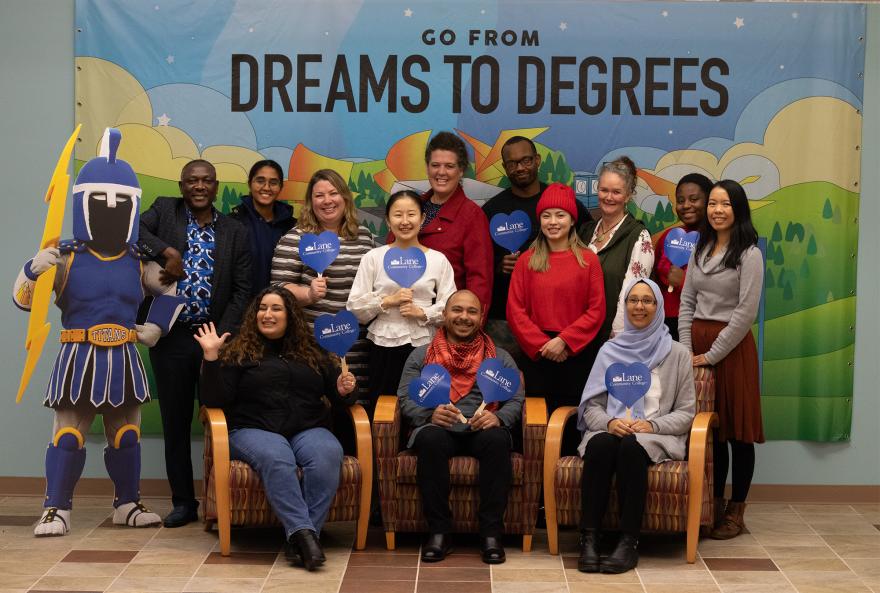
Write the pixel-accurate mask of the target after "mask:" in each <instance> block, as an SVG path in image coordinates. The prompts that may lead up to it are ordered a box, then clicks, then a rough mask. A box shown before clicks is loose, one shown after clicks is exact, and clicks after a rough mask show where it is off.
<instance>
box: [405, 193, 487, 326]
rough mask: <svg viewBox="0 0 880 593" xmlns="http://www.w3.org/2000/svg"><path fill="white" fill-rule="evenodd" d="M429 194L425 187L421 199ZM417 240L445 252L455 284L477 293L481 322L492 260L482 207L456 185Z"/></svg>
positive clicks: (484, 314) (429, 196)
mask: <svg viewBox="0 0 880 593" xmlns="http://www.w3.org/2000/svg"><path fill="white" fill-rule="evenodd" d="M432 194H433V191H428V192H427V193H426V194H425V195H424V196H422V199H425V200H429V199H431V195H432ZM393 241H394V233H388V243H392V242H393ZM419 243H421V244H422V245H424V246H425V247H430V248H431V249H434V250H436V251H439V252H440V253H442V254H443V255H445V256H446V259H448V260H449V263H450V264H452V270H453V271H454V272H455V287H456V288H457V289H458V290H462V289H464V288H467V289H468V290H470V291H471V292H473V293H474V294H475V295H477V298H479V299H480V303H481V304H482V305H483V321H484V322H485V320H486V315H487V314H488V312H489V305H490V304H491V303H492V279H493V276H492V274H493V270H492V265H493V262H492V237H491V235H490V234H489V220H488V219H487V218H486V215H485V214H484V213H483V209H482V208H480V207H479V206H477V203H476V202H474V201H473V200H471V199H470V198H468V197H467V196H466V195H465V193H464V190H463V189H462V188H461V186H458V189H456V190H455V193H453V194H452V195H451V196H450V197H449V199H448V200H446V202H444V203H443V206H441V207H440V212H438V213H437V216H436V217H435V218H434V220H432V221H431V222H429V223H428V224H427V225H425V227H424V228H423V229H422V230H421V231H420V232H419Z"/></svg>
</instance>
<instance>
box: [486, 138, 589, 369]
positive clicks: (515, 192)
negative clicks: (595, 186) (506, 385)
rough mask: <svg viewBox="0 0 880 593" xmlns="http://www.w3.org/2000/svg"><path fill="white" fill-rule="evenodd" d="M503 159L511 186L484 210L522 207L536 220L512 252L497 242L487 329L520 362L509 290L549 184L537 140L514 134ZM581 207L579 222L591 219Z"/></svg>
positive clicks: (536, 226)
mask: <svg viewBox="0 0 880 593" xmlns="http://www.w3.org/2000/svg"><path fill="white" fill-rule="evenodd" d="M501 162H502V164H503V165H504V170H505V172H506V173H507V178H508V179H509V180H510V187H509V188H507V189H505V190H504V191H502V192H501V193H499V194H498V195H496V196H495V197H493V198H492V199H491V200H489V201H488V202H486V203H485V204H484V205H483V212H485V213H486V218H488V219H489V220H492V217H493V216H495V215H496V214H498V213H503V214H510V213H511V212H513V211H515V210H522V211H523V212H525V213H526V214H527V215H528V217H529V221H531V223H532V233H531V235H530V236H529V238H528V240H527V241H526V242H525V243H524V244H523V246H522V247H521V248H520V249H519V251H517V252H515V253H509V252H508V251H507V250H506V249H504V248H503V247H501V246H500V245H498V244H497V243H493V250H494V251H493V255H494V281H493V289H492V304H491V306H490V307H489V321H488V322H487V324H486V331H487V333H488V334H489V335H490V336H492V339H493V340H495V342H496V343H497V344H498V345H499V346H502V347H504V349H505V350H507V351H508V352H510V353H511V355H512V356H513V357H514V359H515V360H517V362H518V363H521V362H522V357H523V356H524V355H523V354H522V351H521V350H520V348H519V346H518V345H517V343H516V340H514V338H513V335H512V334H511V333H510V329H509V328H508V326H507V313H506V309H507V293H508V291H509V290H510V274H511V272H513V266H514V265H516V260H517V259H519V256H520V254H521V253H522V252H523V251H525V250H526V249H528V248H529V246H530V245H531V244H532V242H533V241H534V240H535V239H536V238H537V236H538V233H540V232H541V224H540V222H539V221H538V217H537V215H536V214H535V209H536V208H537V206H538V200H539V199H540V198H541V194H542V193H543V191H544V189H545V188H546V187H547V186H546V185H545V184H543V183H541V182H539V181H538V169H539V168H540V167H541V155H539V154H538V151H537V149H536V148H535V143H534V142H532V141H531V140H529V139H528V138H526V137H525V136H513V137H511V138H509V139H508V140H507V142H505V143H504V145H503V146H502V147H501ZM577 209H578V226H580V225H582V224H583V223H585V222H586V221H588V220H591V216H590V214H589V212H587V209H586V207H585V206H584V205H583V204H582V203H580V202H577Z"/></svg>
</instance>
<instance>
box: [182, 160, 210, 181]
mask: <svg viewBox="0 0 880 593" xmlns="http://www.w3.org/2000/svg"><path fill="white" fill-rule="evenodd" d="M193 165H208V166H209V167H211V169H213V170H214V174H215V175H216V174H217V168H216V167H215V166H214V163H212V162H211V161H206V160H205V159H193V160H191V161H190V162H188V163H187V164H185V165H184V166H183V168H182V169H181V170H180V180H181V181H183V172H184V171H186V170H187V169H189V168H190V167H192V166H193Z"/></svg>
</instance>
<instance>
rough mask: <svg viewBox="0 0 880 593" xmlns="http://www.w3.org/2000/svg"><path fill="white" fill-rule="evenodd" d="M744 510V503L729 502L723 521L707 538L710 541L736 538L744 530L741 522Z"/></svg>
mask: <svg viewBox="0 0 880 593" xmlns="http://www.w3.org/2000/svg"><path fill="white" fill-rule="evenodd" d="M745 510H746V503H744V502H733V501H732V500H731V501H729V502H728V503H727V510H725V511H724V519H722V520H721V523H720V524H719V525H718V526H717V527H716V528H715V529H713V530H712V533H710V534H709V537H711V538H712V539H732V538H734V537H736V536H738V535H739V534H740V533H742V531H743V529H745V528H746V525H745V523H744V522H743V513H745Z"/></svg>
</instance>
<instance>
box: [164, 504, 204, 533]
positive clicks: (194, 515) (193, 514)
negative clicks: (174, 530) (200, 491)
mask: <svg viewBox="0 0 880 593" xmlns="http://www.w3.org/2000/svg"><path fill="white" fill-rule="evenodd" d="M198 520H199V511H198V507H196V508H192V507H188V506H183V505H181V506H177V507H174V509H172V511H171V512H170V513H168V514H167V515H165V518H164V519H163V520H162V525H164V526H165V527H169V528H171V527H183V526H184V525H186V524H187V523H192V522H193V521H198Z"/></svg>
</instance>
